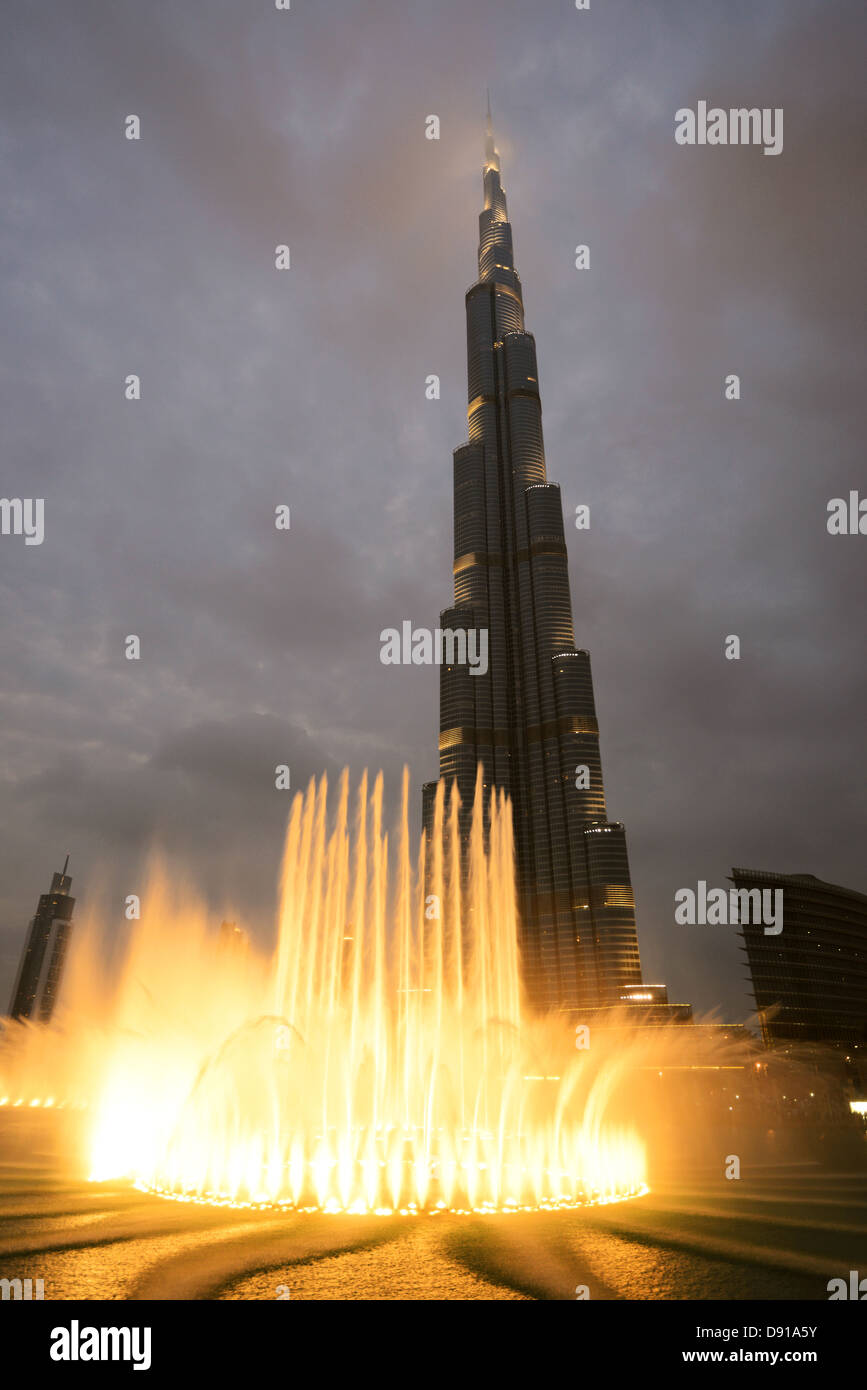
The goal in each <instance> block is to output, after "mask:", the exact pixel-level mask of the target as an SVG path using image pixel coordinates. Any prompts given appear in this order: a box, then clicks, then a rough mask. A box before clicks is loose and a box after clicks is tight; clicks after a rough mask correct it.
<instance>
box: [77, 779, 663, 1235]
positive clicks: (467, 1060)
mask: <svg viewBox="0 0 867 1390" xmlns="http://www.w3.org/2000/svg"><path fill="white" fill-rule="evenodd" d="M327 790H328V789H327V783H326V779H325V778H324V777H323V778H322V779H321V780H320V781H319V783H318V784H317V783H316V782H315V781H311V783H310V785H309V787H308V789H307V791H306V793H305V794H303V795H298V796H296V798H295V800H294V802H293V805H292V808H291V811H290V816H289V825H288V829H287V834H286V844H285V852H284V856H283V865H282V881H281V895H280V911H279V920H278V932H277V943H276V949H275V951H274V954H273V957H272V958H271V959H270V960H266V959H265V958H263V957H259V956H257V955H255V953H253V952H252V951H251V952H249V953H247V954H246V955H241V956H237V955H235V954H234V953H232V952H229V953H228V954H227V953H226V952H225V951H222V952H221V951H219V950H215V947H214V942H213V937H212V935H210V934H209V933H208V931H207V930H206V928H205V924H204V920H203V918H201V917H199V918H198V919H196V918H191V917H190V916H189V914H187V915H186V916H181V917H180V919H179V917H178V915H177V913H176V912H174V911H173V910H172V908H171V906H170V903H169V898H168V890H167V889H165V888H163V889H159V888H158V887H157V888H153V889H152V890H151V892H150V893H149V894H148V895H147V898H146V903H148V904H149V907H148V910H147V911H146V913H145V915H144V916H143V918H142V921H141V923H139V924H137V927H136V932H135V935H134V939H133V942H132V944H131V949H130V954H129V959H128V961H127V965H126V969H125V971H124V976H123V979H122V981H121V983H120V986H119V992H118V995H117V1000H116V1011H115V1020H114V1024H115V1030H116V1032H115V1038H116V1041H115V1044H114V1045H113V1047H112V1049H111V1054H110V1056H109V1058H108V1060H107V1065H106V1068H105V1071H104V1075H103V1077H102V1079H101V1082H100V1085H99V1087H98V1091H97V1095H96V1097H95V1103H94V1107H93V1109H94V1116H93V1125H92V1137H91V1148H90V1151H91V1176H92V1177H94V1178H97V1179H107V1178H117V1177H127V1178H130V1179H132V1180H133V1181H135V1182H137V1183H138V1184H139V1185H141V1186H144V1187H147V1188H149V1189H151V1190H153V1191H157V1192H159V1193H161V1194H164V1195H167V1196H176V1197H180V1198H185V1199H187V1200H199V1201H212V1202H237V1203H253V1204H258V1203H270V1204H275V1205H276V1204H280V1205H286V1206H292V1207H295V1208H298V1209H302V1210H303V1209H317V1210H324V1211H332V1212H336V1211H350V1212H394V1211H404V1212H418V1211H423V1210H426V1211H430V1212H437V1211H443V1210H450V1211H470V1210H474V1211H485V1210H518V1209H522V1208H528V1207H557V1206H564V1205H566V1206H569V1205H576V1204H580V1203H583V1202H592V1201H600V1200H613V1199H616V1198H618V1197H624V1196H628V1195H630V1194H634V1193H636V1192H638V1191H641V1190H643V1189H644V1177H645V1155H644V1149H643V1145H642V1143H641V1142H640V1140H639V1138H638V1137H637V1135H636V1133H635V1132H634V1130H633V1129H632V1128H631V1127H630V1125H629V1124H628V1123H624V1122H623V1121H622V1120H621V1119H618V1118H617V1117H616V1115H614V1114H613V1112H612V1099H613V1097H614V1095H615V1092H616V1091H617V1089H618V1084H619V1082H618V1072H617V1068H616V1066H612V1065H610V1064H608V1063H606V1062H605V1061H604V1059H596V1060H594V1061H593V1062H591V1061H590V1059H589V1057H588V1054H586V1053H578V1052H577V1051H576V1050H575V1048H574V1045H573V1040H572V1038H571V1036H570V1033H569V1030H568V1027H566V1026H564V1025H562V1024H560V1023H559V1022H558V1021H556V1020H552V1019H548V1020H540V1019H538V1018H534V1017H533V1016H531V1015H530V1014H529V1013H528V1012H526V1011H525V1010H524V1008H523V1007H522V1000H521V989H520V973H519V958H518V942H517V915H516V902H515V891H514V872H513V847H512V819H511V808H510V806H509V804H508V802H507V800H506V798H505V796H504V795H503V794H502V793H495V792H491V793H489V794H488V796H487V797H486V796H485V791H484V788H483V785H482V780H481V772H480V774H479V778H478V779H477V784H476V795H475V804H474V808H473V818H472V828H471V832H470V843H469V848H468V853H467V855H466V856H465V861H464V865H463V867H462V862H461V854H460V840H459V829H458V802H457V795H456V793H454V794H453V795H452V797H451V800H450V802H449V804H448V805H446V801H445V796H444V791H443V787H442V785H441V786H440V789H439V794H438V800H437V802H436V807H435V818H434V819H435V824H434V829H433V835H432V837H431V840H430V849H429V851H428V850H426V844H425V841H424V839H422V842H421V845H420V848H419V851H418V853H417V855H416V856H415V857H414V856H413V854H412V853H411V848H410V834H409V828H408V822H409V806H408V798H409V778H408V773H407V772H406V771H405V772H404V779H403V792H402V807H401V816H400V822H399V826H398V834H397V843H396V846H395V847H394V848H393V847H392V844H391V843H390V840H389V835H388V833H387V832H386V831H385V830H384V828H383V782H382V775H381V774H380V775H379V776H378V777H377V778H376V780H375V782H374V784H373V786H372V788H371V787H370V785H369V782H368V778H367V774H366V773H365V774H364V776H363V777H362V779H361V783H360V786H359V788H358V793H357V797H356V799H355V805H354V810H353V809H352V808H351V804H350V793H349V781H348V775H347V773H346V772H345V771H344V773H343V775H342V776H341V778H340V780H339V785H338V788H337V798H336V808H335V809H334V811H333V815H332V816H331V817H329V814H328V796H327ZM540 1059H541V1063H540ZM540 1066H541V1071H540Z"/></svg>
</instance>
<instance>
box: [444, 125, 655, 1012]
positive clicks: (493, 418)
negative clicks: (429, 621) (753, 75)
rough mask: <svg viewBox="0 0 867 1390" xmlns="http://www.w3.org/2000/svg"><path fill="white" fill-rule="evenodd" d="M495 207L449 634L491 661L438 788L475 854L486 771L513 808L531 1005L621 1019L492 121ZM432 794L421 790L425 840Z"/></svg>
mask: <svg viewBox="0 0 867 1390" xmlns="http://www.w3.org/2000/svg"><path fill="white" fill-rule="evenodd" d="M484 195H485V205H484V209H483V211H482V212H481V214H480V216H479V279H478V281H477V283H476V284H474V285H473V286H472V287H471V288H470V289H469V290H468V291H467V295H466V311H467V373H468V406H467V420H468V426H469V442H468V443H466V444H462V445H461V447H460V448H459V449H456V450H455V454H454V532H455V549H454V606H453V607H452V608H449V609H446V610H445V611H444V612H443V613H442V614H441V626H442V628H443V629H456V628H463V629H468V628H476V629H478V628H487V630H488V634H489V636H488V643H489V656H488V669H487V672H486V673H485V674H484V675H473V674H471V667H470V666H469V665H466V664H464V665H446V664H443V665H442V666H441V668H440V672H441V675H440V682H441V683H440V738H439V757H440V780H441V781H444V782H445V793H446V795H447V796H448V795H450V794H451V787H452V784H453V783H456V784H457V789H458V792H459V795H460V798H461V814H462V817H463V818H464V819H462V834H463V835H464V836H466V834H467V831H468V823H469V814H470V812H471V809H472V804H473V793H474V787H475V781H476V774H477V769H478V768H479V767H481V775H482V779H483V781H484V784H485V785H486V786H487V787H491V786H493V787H497V788H500V789H502V790H504V791H505V792H506V793H507V794H508V796H509V797H510V798H511V801H512V808H513V817H514V832H515V852H516V874H517V888H518V898H519V906H520V914H521V951H522V961H523V971H524V979H525V984H526V987H527V991H528V994H529V997H530V999H531V1001H532V1002H533V1003H534V1004H536V1005H537V1006H538V1007H541V1008H568V1007H574V1006H576V1005H577V1006H599V1005H604V1004H614V1003H617V1002H618V1001H619V1000H620V998H621V995H622V994H623V991H624V989H626V988H628V987H630V986H633V987H634V986H635V985H637V984H640V983H641V965H640V961H639V955H638V937H637V934H636V929H635V905H634V899H633V894H632V886H631V882H630V877H629V864H628V860H627V854H626V837H625V834H624V830H623V826H622V825H621V824H620V823H619V822H616V821H615V822H609V821H608V819H607V813H606V807H605V791H604V787H603V781H602V764H601V761H600V756H599V732H598V726H597V722H596V707H595V703H594V699H593V682H592V678H591V674H590V657H589V655H588V653H587V652H586V651H581V650H578V649H576V646H575V636H574V632H573V627H572V602H571V596H570V592H569V574H568V566H567V558H566V542H565V536H564V531H563V508H562V504H561V500H560V489H559V487H558V486H557V484H556V483H551V482H548V480H547V477H546V472H545V449H544V444H543V440H542V406H541V401H540V398H539V373H538V369H537V367H536V344H535V340H534V338H533V335H532V334H531V333H527V332H526V331H525V329H524V305H523V300H522V297H521V281H520V279H519V277H518V274H517V272H516V270H515V266H514V257H513V253H512V228H511V225H510V223H509V220H508V213H507V210H506V194H505V190H504V188H503V186H502V183H501V181H500V158H499V153H498V151H497V149H496V147H495V145H494V136H493V128H492V124H491V114H490V106H489V108H488V125H487V139H486V144H485V169H484ZM582 768H586V769H587V770H588V773H589V778H588V775H587V774H585V773H581V771H580V769H582ZM585 782H586V783H587V785H586V786H585V785H584V783H585ZM437 785H438V784H437V783H436V782H429V783H427V784H426V785H425V787H424V822H425V826H426V828H427V830H428V833H430V832H431V828H432V824H433V806H434V798H435V796H436V790H437Z"/></svg>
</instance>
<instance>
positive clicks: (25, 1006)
mask: <svg viewBox="0 0 867 1390" xmlns="http://www.w3.org/2000/svg"><path fill="white" fill-rule="evenodd" d="M68 867H69V855H68V854H67V856H66V863H65V864H64V866H63V872H62V873H59V874H54V875H53V877H52V879H51V891H50V892H49V893H43V894H41V896H40V898H39V906H38V907H37V909H36V916H35V917H34V918H33V920H32V921H31V923H30V926H29V928H28V931H27V940H26V942H25V944H24V950H23V952H22V955H21V964H20V965H19V967H18V978H17V979H16V981H15V989H14V990H13V992H12V1003H11V1004H10V1006H9V1013H10V1015H11V1017H12V1018H29V1019H38V1020H39V1022H40V1023H47V1022H48V1021H49V1019H50V1018H51V1015H52V1013H53V1012H54V1005H55V1004H56V1002H57V995H58V991H59V989H60V981H61V979H62V976H63V966H64V963H65V961H66V949H67V946H68V945H69V934H70V932H71V930H72V912H73V908H74V907H75V899H74V898H71V897H70V896H69V890H70V888H71V887H72V879H71V878H70V877H69V875H68V874H67V872H66V870H67V869H68Z"/></svg>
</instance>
